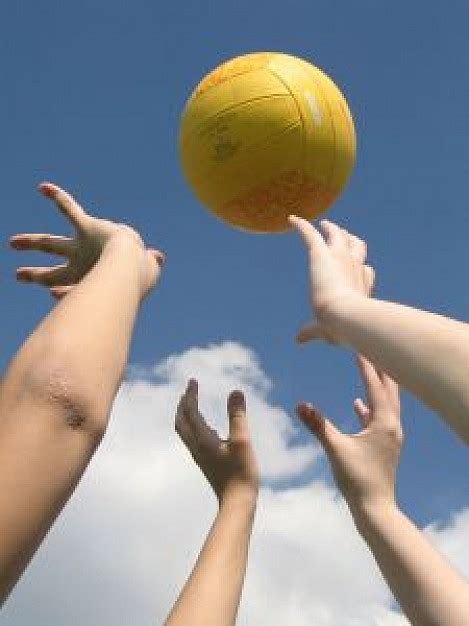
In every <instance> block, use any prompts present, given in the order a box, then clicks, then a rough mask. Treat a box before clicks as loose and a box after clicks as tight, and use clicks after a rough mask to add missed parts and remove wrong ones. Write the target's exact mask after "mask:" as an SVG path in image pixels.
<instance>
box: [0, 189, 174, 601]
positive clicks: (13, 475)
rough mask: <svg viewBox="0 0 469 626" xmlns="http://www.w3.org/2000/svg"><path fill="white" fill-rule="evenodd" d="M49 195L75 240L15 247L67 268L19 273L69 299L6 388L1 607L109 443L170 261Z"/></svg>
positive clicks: (11, 371)
mask: <svg viewBox="0 0 469 626" xmlns="http://www.w3.org/2000/svg"><path fill="white" fill-rule="evenodd" d="M41 191H42V192H43V194H44V195H46V196H47V197H50V198H51V199H52V200H54V201H55V202H56V204H57V206H58V207H59V209H60V210H61V211H62V212H63V214H64V215H65V216H66V217H67V218H68V219H69V220H70V221H71V222H72V224H73V225H74V226H75V228H76V237H75V238H73V239H72V238H68V237H56V236H51V235H37V234H26V235H17V236H15V237H12V239H11V245H12V246H13V247H14V248H17V249H21V250H33V249H34V250H41V251H44V252H48V253H52V254H58V255H63V256H65V257H66V258H67V259H68V262H67V263H66V264H64V265H60V266H56V267H54V268H37V267H35V268H31V267H30V268H20V269H19V270H18V278H19V279H20V280H23V281H30V282H36V283H40V284H42V285H44V286H47V287H49V288H51V290H52V292H53V293H55V295H56V296H57V297H60V298H61V299H60V301H59V303H58V304H57V305H56V306H55V307H54V308H53V309H52V311H51V312H50V313H49V315H47V317H46V318H45V319H44V320H43V321H42V322H41V323H40V324H39V326H38V327H37V328H36V329H35V330H34V332H33V333H32V334H31V336H30V337H29V338H28V339H27V340H26V341H25V342H24V344H23V345H22V346H21V348H20V349H19V350H18V352H17V354H16V355H15V356H14V358H13V359H12V361H11V363H10V364H9V367H8V369H7V371H6V373H5V375H4V377H3V380H2V383H1V387H0V601H3V600H4V599H5V598H6V597H7V595H8V593H9V591H10V590H11V588H12V587H13V585H14V584H15V582H16V581H17V579H18V578H19V577H20V575H21V573H22V572H23V570H24V568H25V567H26V565H27V563H28V561H29V560H30V558H31V557H32V555H33V554H34V552H35V550H36V549H37V547H38V545H39V543H40V542H41V540H42V539H43V537H44V535H45V534H46V533H47V531H48V529H49V528H50V526H51V524H52V523H53V521H54V519H55V518H56V516H57V514H58V513H59V512H60V510H61V509H62V507H63V505H64V504H65V502H66V501H67V499H68V498H69V496H70V495H71V493H72V491H73V489H74V488H75V486H76V484H77V482H78V480H79V478H80V476H81V474H82V473H83V471H84V469H85V468H86V466H87V464H88V462H89V460H90V458H91V456H92V454H93V452H94V451H95V449H96V448H97V446H98V444H99V442H100V440H101V438H102V436H103V434H104V431H105V429H106V426H107V422H108V418H109V414H110V410H111V406H112V402H113V399H114V396H115V393H116V391H117V389H118V387H119V384H120V381H121V377H122V374H123V370H124V366H125V362H126V359H127V352H128V348H129V342H130V337H131V332H132V328H133V324H134V320H135V316H136V313H137V311H138V308H139V304H140V302H141V300H142V298H143V297H144V296H145V295H146V294H147V293H148V291H149V290H150V289H151V288H152V287H153V286H154V285H155V283H156V282H157V279H158V276H159V271H160V264H161V262H162V259H163V257H162V255H161V253H158V252H157V251H148V250H146V249H145V247H144V245H143V242H142V240H141V238H140V237H139V235H138V234H137V233H136V232H135V231H133V230H132V229H131V228H129V227H127V226H123V225H119V224H113V223H112V222H108V221H105V220H99V219H95V218H93V217H91V216H90V215H87V214H86V213H85V211H84V210H83V209H82V208H81V207H80V206H79V205H78V204H77V203H76V202H75V201H74V200H73V198H71V196H69V195H68V194H67V193H65V192H64V191H62V190H61V189H59V188H58V187H56V186H55V185H51V184H44V185H42V186H41ZM65 294H66V297H62V296H64V295H65Z"/></svg>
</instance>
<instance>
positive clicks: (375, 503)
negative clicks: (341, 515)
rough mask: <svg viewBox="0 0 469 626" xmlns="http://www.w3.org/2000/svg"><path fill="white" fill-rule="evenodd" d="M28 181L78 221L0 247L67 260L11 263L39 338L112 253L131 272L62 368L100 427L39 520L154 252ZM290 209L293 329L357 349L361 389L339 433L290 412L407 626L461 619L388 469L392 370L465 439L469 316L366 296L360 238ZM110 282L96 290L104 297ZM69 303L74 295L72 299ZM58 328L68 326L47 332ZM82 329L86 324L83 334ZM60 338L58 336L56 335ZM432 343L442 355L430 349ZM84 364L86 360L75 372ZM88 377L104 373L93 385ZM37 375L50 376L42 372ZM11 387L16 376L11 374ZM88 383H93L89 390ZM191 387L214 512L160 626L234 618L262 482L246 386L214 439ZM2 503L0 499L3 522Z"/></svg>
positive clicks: (441, 564)
mask: <svg viewBox="0 0 469 626" xmlns="http://www.w3.org/2000/svg"><path fill="white" fill-rule="evenodd" d="M39 189H40V191H41V192H42V193H43V194H44V195H45V196H46V197H47V198H50V199H51V200H53V201H54V202H55V204H56V205H57V207H58V208H59V210H60V211H61V212H62V214H63V215H64V216H65V218H66V219H67V220H68V221H69V222H70V223H71V224H72V226H73V227H74V229H75V236H74V237H63V236H56V235H51V234H21V235H15V236H13V237H11V239H10V244H11V246H12V247H13V248H15V249H17V250H36V251H41V252H46V253H50V254H53V255H58V256H61V257H63V258H64V263H62V264H59V265H56V266H53V267H20V268H19V269H18V270H17V278H18V279H19V280H21V281H25V282H32V283H38V284H40V285H43V286H44V287H46V288H48V289H49V291H50V293H51V295H52V296H53V297H54V298H56V299H57V300H58V301H59V303H58V305H57V307H55V308H54V310H53V312H52V313H51V314H50V316H49V321H48V323H46V324H43V326H42V330H41V328H40V329H39V332H38V333H37V334H38V335H39V336H40V334H41V332H42V334H45V335H46V336H47V337H53V338H56V337H59V339H60V338H63V337H65V336H66V334H65V335H64V334H63V333H64V332H65V333H66V332H68V328H69V326H68V324H69V322H67V319H68V318H69V316H70V315H71V314H72V312H73V311H74V314H75V315H76V316H77V319H80V312H79V309H80V306H82V308H83V310H84V309H85V308H86V307H84V306H83V304H82V305H80V302H83V298H84V296H83V294H84V293H85V290H86V289H88V290H90V293H91V294H92V295H91V296H88V297H92V298H96V297H98V298H99V297H100V296H101V295H102V289H103V286H104V285H107V286H109V281H119V280H120V281H122V280H123V279H122V278H120V277H119V272H116V271H115V269H114V267H115V264H116V263H120V264H121V265H120V267H121V268H122V269H124V268H125V270H126V271H127V270H128V278H127V279H126V280H125V281H124V282H125V286H123V287H122V289H121V292H122V293H121V292H119V295H118V296H116V294H117V288H116V290H114V291H113V292H112V293H113V294H114V295H113V297H120V298H122V299H123V300H122V302H124V301H125V303H126V307H127V308H126V307H122V308H123V309H126V310H125V311H124V312H122V313H121V315H120V317H119V316H116V319H115V320H113V323H114V326H115V327H114V328H113V329H109V328H107V326H106V324H107V322H106V315H107V311H105V310H104V309H103V312H102V315H101V317H102V318H103V319H102V320H101V322H100V324H101V326H100V327H99V328H100V329H101V332H102V336H101V337H100V343H99V345H94V344H90V346H91V347H92V349H93V350H94V351H95V354H91V355H88V358H89V364H91V365H92V366H94V367H95V368H96V372H97V374H96V375H94V376H93V373H92V372H90V371H88V370H87V366H86V364H83V358H82V356H81V353H80V349H81V346H78V349H77V353H78V354H77V359H76V360H77V364H78V365H77V367H75V368H74V366H73V367H71V368H70V371H71V372H72V374H71V379H68V383H69V382H70V380H72V379H74V378H77V379H78V378H79V379H80V381H81V382H80V389H81V392H80V394H81V395H80V398H81V399H82V398H85V400H86V402H81V403H79V409H78V411H80V410H82V408H83V406H86V407H88V408H89V407H90V406H92V407H93V410H92V411H89V410H88V411H87V410H85V411H84V416H85V418H84V423H85V425H86V426H88V425H89V423H90V422H91V428H89V432H93V433H97V437H96V438H95V440H93V442H92V443H91V444H90V445H88V444H83V445H82V444H81V443H79V444H77V445H78V450H79V453H77V454H78V456H77V459H78V460H77V461H76V463H75V466H74V467H72V468H71V469H70V468H68V469H66V471H65V470H64V469H63V468H62V471H63V472H64V484H63V485H62V486H61V485H60V484H58V486H56V487H54V486H51V485H50V484H47V483H46V484H45V486H43V488H44V492H45V493H49V492H50V494H49V496H47V497H48V498H49V500H50V502H49V505H48V506H49V509H47V507H46V508H45V509H44V506H43V503H41V507H42V509H40V510H39V509H38V511H39V512H38V514H37V515H38V519H39V522H40V523H41V524H42V526H43V527H44V528H47V527H48V526H50V524H51V523H52V522H53V520H54V519H55V516H56V515H57V514H58V512H59V511H60V509H61V507H62V506H63V504H64V495H63V494H64V493H68V494H69V495H70V494H71V492H72V491H73V488H74V486H75V484H76V483H77V482H78V480H79V478H80V475H81V472H82V471H83V469H84V468H85V467H86V465H87V463H88V461H89V459H90V458H91V455H92V454H93V453H94V451H95V449H96V448H97V445H98V443H99V440H100V438H101V437H102V435H103V434H104V432H105V429H106V425H107V419H108V413H109V411H110V406H111V405H112V400H113V398H114V396H115V393H116V392H117V389H118V387H119V383H120V380H121V375H122V368H123V366H124V364H125V359H126V349H127V344H128V341H129V337H130V334H131V330H132V327H133V322H134V317H135V313H136V310H137V309H138V306H139V304H140V302H141V301H142V300H143V299H144V298H145V297H146V296H147V295H148V293H149V292H150V291H151V290H152V289H153V287H155V286H156V284H157V283H158V280H159V277H160V274H161V271H162V269H163V266H164V263H165V255H164V254H163V253H162V252H161V251H159V250H156V249H153V248H151V247H149V246H147V245H146V244H145V242H144V241H143V239H142V238H141V236H140V235H139V234H138V233H137V232H136V231H135V230H134V229H133V228H131V227H130V226H128V225H125V224H117V223H114V222H111V221H108V220H104V219H98V218H96V217H93V216H91V215H89V214H88V213H87V212H86V211H85V210H84V209H83V208H82V207H81V206H80V205H79V204H78V202H77V201H76V200H75V199H74V198H73V197H72V196H70V195H69V194H68V193H67V192H66V191H64V190H62V189H61V188H59V187H58V186H56V185H54V184H51V183H43V184H41V185H40V187H39ZM289 221H290V224H291V226H292V228H293V229H294V230H295V231H297V233H298V234H299V236H300V237H301V240H302V241H303V244H304V248H305V250H306V255H307V260H308V267H309V284H310V300H311V310H312V322H311V323H309V324H308V325H306V326H305V327H303V328H302V329H301V330H300V331H299V333H298V336H297V341H298V342H299V343H305V342H307V341H310V340H322V341H325V342H327V343H330V344H333V345H338V346H344V347H348V348H352V349H354V351H355V352H356V354H357V356H356V361H357V368H358V371H359V373H360V376H361V379H362V381H363V387H364V390H365V398H357V399H355V400H354V402H353V409H354V411H355V413H356V416H357V418H358V428H357V431H356V432H355V433H354V434H347V433H344V432H341V431H340V430H339V429H338V428H337V427H336V426H335V425H334V422H333V421H331V420H330V419H328V418H327V417H326V416H325V415H323V414H322V412H321V411H320V410H319V408H317V407H315V406H313V405H312V404H310V403H308V402H299V403H298V405H297V407H296V412H297V415H298V417H299V418H300V420H301V421H302V422H303V423H304V425H305V426H306V427H307V428H308V429H309V430H310V431H311V433H312V434H313V435H314V436H315V437H316V438H317V440H318V442H319V443H320V445H321V446H322V448H323V450H324V452H325V454H326V455H327V457H328V459H329V462H330V466H331V469H332V472H333V475H334V479H335V482H336V484H337V487H338V488H339V490H340V491H341V493H342V495H343V497H344V498H345V500H346V502H347V504H348V507H349V509H350V511H351V513H352V516H353V519H354V522H355V525H356V528H357V530H358V531H359V532H360V534H361V535H362V537H363V538H364V540H365V541H366V543H367V544H368V546H369V548H370V549H371V551H372V552H373V555H374V557H375V559H376V561H377V564H378V566H379V568H380V569H381V572H382V574H383V576H384V578H385V579H386V581H387V582H388V584H389V586H390V588H391V590H392V591H393V593H394V595H395V597H396V599H397V600H398V602H399V603H400V605H401V607H402V609H403V611H404V612H405V613H406V615H407V617H408V618H409V619H410V620H411V622H412V623H413V624H416V625H417V624H418V625H422V626H423V625H425V626H426V625H429V624H432V625H439V626H463V624H467V623H469V589H468V585H467V582H466V581H464V580H463V579H462V578H461V577H460V576H459V575H458V574H457V573H456V572H455V571H454V570H453V569H452V568H451V566H450V565H449V564H448V563H446V561H445V560H444V559H443V557H441V556H440V555H439V554H438V553H437V552H436V551H435V550H434V549H433V548H432V547H431V546H430V545H429V544H428V543H427V542H426V540H425V539H424V537H423V535H422V534H421V533H420V532H419V531H418V529H416V528H415V527H414V526H413V524H412V523H411V522H410V520H408V519H407V517H406V516H405V515H404V514H403V513H402V512H401V511H400V510H399V508H398V505H397V503H396V497H395V479H396V469H397V465H398V461H399V455H400V450H401V446H402V442H403V433H402V428H401V422H400V404H399V391H398V385H397V382H395V381H399V382H400V383H401V384H403V386H405V387H406V388H407V389H408V390H410V391H411V392H413V393H414V394H415V395H417V396H418V397H419V398H420V399H421V400H422V401H423V402H424V403H425V404H426V405H427V406H429V407H430V408H432V409H434V410H435V411H436V412H437V413H439V414H440V416H441V417H442V418H443V419H444V420H446V422H447V423H448V424H449V426H450V427H451V428H452V429H453V430H454V431H455V432H456V433H457V434H458V435H459V436H460V437H461V438H462V439H463V440H465V441H466V442H468V441H469V391H468V390H469V385H467V380H466V374H465V369H464V364H466V365H467V362H468V358H469V330H468V326H467V325H465V324H462V323H460V322H456V321H454V320H450V319H447V318H442V317H440V316H436V315H434V314H432V313H427V312H423V311H418V310H417V309H411V308H409V307H403V306H402V305H398V304H393V303H386V302H384V301H378V300H375V299H373V298H372V291H373V286H374V280H375V272H374V269H373V268H372V267H371V266H370V265H368V264H367V246H366V244H365V242H364V241H362V240H361V239H360V238H358V237H356V236H355V235H353V234H351V233H349V232H348V231H347V230H345V229H344V228H341V227H340V226H338V225H336V224H334V223H332V222H330V221H327V220H323V221H321V222H320V224H319V227H318V228H316V227H315V226H313V225H312V224H311V223H309V222H308V221H306V220H304V219H302V218H300V217H297V216H290V218H289ZM106 267H107V270H106ZM100 268H101V274H99V271H100ZM103 268H104V269H103ZM106 272H107V273H106ZM93 276H94V278H93ZM130 277H131V278H130ZM74 292H75V295H74ZM109 293H110V292H109ZM109 293H108V295H107V296H103V301H102V304H103V306H104V304H105V299H106V297H107V298H109ZM80 294H81V295H80ZM74 298H75V300H74ZM80 298H81V300H80ZM73 302H76V305H75V309H73V306H72V305H73ZM67 303H68V305H67ZM67 306H68V309H67V314H65V313H64V314H63V315H61V307H67ZM98 307H99V304H98ZM72 309H73V310H72ZM134 309H135V310H134ZM64 310H65V309H64ZM66 318H67V319H66ZM117 318H118V319H117ZM97 323H98V322H96V324H97ZM62 326H64V328H65V330H61V331H60V332H58V331H56V328H59V327H62ZM86 332H87V331H86V330H84V331H83V333H84V334H83V336H84V337H86ZM96 332H97V333H99V332H100V331H99V330H97V331H96ZM61 333H62V334H61ZM106 333H107V334H108V335H109V337H106ZM54 340H55V339H54ZM46 341H50V339H47V340H46ZM43 344H44V340H43V339H35V338H34V335H33V338H32V339H30V340H28V342H26V344H25V347H23V349H22V352H21V351H20V357H18V358H17V360H16V364H15V362H13V367H12V368H10V369H11V371H10V374H9V376H6V377H5V379H4V382H3V389H2V393H3V395H5V389H6V390H8V380H9V379H12V380H14V379H15V376H16V377H17V378H18V377H19V378H20V379H21V380H23V379H24V378H25V377H24V372H25V371H26V369H27V368H26V366H25V365H23V361H24V362H28V359H29V362H30V366H29V367H30V368H31V369H32V370H34V358H37V359H38V358H39V359H40V356H39V357H37V356H36V357H34V355H35V354H36V355H37V354H39V355H40V354H42V353H41V349H43V348H41V345H43ZM59 344H60V341H59V342H58V344H57V343H56V345H59ZM38 346H39V348H38ZM69 350H70V347H69ZM90 350H91V348H90ZM435 351H437V352H438V354H439V356H440V359H439V360H436V359H435V358H434V354H435ZM365 354H366V357H365V356H363V355H365ZM21 355H22V356H21ZM31 355H33V356H31ZM106 359H107V360H106ZM106 363H107V365H105V364H106ZM91 365H89V366H91ZM15 366H16V370H15ZM80 367H81V370H80ZM88 369H89V367H88ZM82 370H85V373H84V374H83V371H82ZM18 372H19V374H18ZM448 372H451V375H448ZM54 375H55V373H54ZM96 376H100V377H101V378H100V381H99V385H98V382H97V381H96ZM33 378H34V377H33ZM87 379H89V380H88V381H87ZM5 380H6V381H7V382H6V383H5ZM45 380H46V383H47V384H49V379H48V378H46V379H45ZM59 383H60V384H59V386H58V387H57V385H56V384H55V383H53V384H54V385H55V389H56V390H57V389H58V391H56V392H55V393H54V394H52V395H53V397H52V399H51V398H46V399H44V394H43V392H42V391H41V385H40V384H39V385H36V396H37V397H38V398H39V401H40V402H42V403H44V402H45V403H46V404H47V403H48V404H47V406H48V407H49V408H47V410H48V411H52V412H57V410H58V409H57V407H58V406H59V410H60V407H62V409H63V408H64V407H65V413H66V414H68V413H70V410H69V409H70V406H69V405H70V402H71V400H70V397H69V396H67V393H68V392H66V393H65V395H66V397H65V398H63V397H62V395H63V393H64V392H63V389H64V388H65V389H67V385H66V384H64V383H63V381H62V382H61V381H60V380H59ZM68 383H67V384H68ZM72 383H73V380H72ZM73 384H74V383H73ZM73 384H72V387H73ZM60 385H61V386H60ZM10 387H11V388H14V383H11V384H10ZM96 387H99V388H100V393H98V395H97V392H96ZM77 388H78V387H75V389H77ZM83 390H84V391H83ZM198 394H199V390H198V384H197V381H196V380H195V379H192V380H190V381H189V382H188V384H187V388H186V389H185V391H184V393H183V394H182V395H181V397H180V400H179V403H178V406H177V409H176V416H175V429H176V432H177V433H178V435H179V437H180V438H181V440H182V441H183V443H184V444H185V446H186V447H187V449H188V451H189V452H190V454H191V455H192V457H193V459H194V461H195V463H196V464H197V466H198V467H199V468H200V470H201V471H202V472H203V474H204V475H205V477H206V479H207V481H208V483H209V484H210V485H211V487H212V489H213V491H214V494H215V496H216V498H217V500H218V504H219V507H218V515H217V519H216V521H215V523H214V526H213V527H212V529H211V531H210V533H209V535H208V537H207V541H206V543H205V544H204V547H203V549H202V551H201V553H200V556H199V559H198V562H197V564H196V566H195V568H194V570H193V572H192V574H191V576H190V578H189V579H188V581H187V582H186V585H185V586H184V588H183V591H182V592H181V595H180V597H179V598H178V600H177V602H176V604H175V606H174V608H173V610H172V611H171V613H170V615H169V617H168V620H167V622H166V624H167V626H182V625H184V626H225V625H226V626H230V625H232V624H234V622H235V619H236V614H237V608H238V604H239V598H240V595H241V589H242V583H243V579H244V572H245V567H246V561H247V552H248V543H249V536H250V533H251V528H252V523H253V519H254V514H255V508H256V502H257V498H258V493H259V482H260V477H259V468H258V464H257V460H256V455H255V451H254V449H253V446H252V444H251V439H250V435H249V424H248V418H247V408H246V401H245V397H244V395H243V392H242V391H241V390H233V391H232V392H231V393H230V395H229V397H228V399H227V414H228V421H229V434H228V437H227V438H226V439H222V438H221V437H220V436H219V434H218V433H217V432H216V431H215V430H214V429H212V428H211V427H210V426H209V424H208V423H207V422H206V420H205V419H204V416H203V415H202V414H201V412H200V410H199V403H198ZM1 396H2V394H0V400H1ZM98 396H99V397H98ZM103 397H104V400H103ZM90 398H91V400H90ZM96 407H97V408H96ZM67 411H68V413H67ZM81 423H82V421H81V420H77V421H75V422H74V427H75V426H77V424H78V425H81ZM0 427H1V422H0ZM61 436H62V434H60V437H61ZM4 439H5V437H4ZM5 440H6V439H5ZM1 443H2V437H1V432H0V445H1ZM44 454H46V453H45V452H44ZM80 455H81V456H80ZM0 461H1V454H0ZM59 461H60V459H59ZM60 462H61V461H60ZM70 477H71V478H70ZM67 481H68V482H67ZM54 489H55V490H56V491H57V492H58V495H57V494H56V493H55V492H54ZM47 497H46V499H47ZM1 508H2V505H1V502H0V524H1V513H2V510H1ZM44 511H45V513H44ZM44 519H45V521H44ZM28 533H29V534H31V531H30V530H28V529H26V530H25V531H24V537H26V540H25V539H24V537H23V538H19V539H18V543H19V544H21V542H23V543H26V544H27V545H26V548H24V555H23V556H21V555H20V558H19V560H18V559H16V560H17V561H18V563H19V564H18V563H16V562H15V558H16V557H14V558H13V561H12V562H13V566H12V573H10V574H9V575H8V576H7V577H6V582H5V583H3V582H2V572H1V571H0V583H1V585H0V591H1V593H2V597H3V599H4V598H5V597H6V595H8V592H9V590H10V589H11V587H12V585H13V584H14V582H15V581H16V580H17V578H18V577H19V575H21V571H22V569H24V567H25V565H26V564H27V562H28V560H29V559H30V558H31V556H32V554H33V552H34V549H35V548H36V547H37V544H38V543H39V542H40V537H39V539H37V538H36V544H34V542H33V543H31V541H30V539H28V537H29V535H28ZM28 541H29V544H28ZM0 548H1V542H0ZM0 556H1V554H0ZM214 589H216V591H215V592H214V591H213V590H214Z"/></svg>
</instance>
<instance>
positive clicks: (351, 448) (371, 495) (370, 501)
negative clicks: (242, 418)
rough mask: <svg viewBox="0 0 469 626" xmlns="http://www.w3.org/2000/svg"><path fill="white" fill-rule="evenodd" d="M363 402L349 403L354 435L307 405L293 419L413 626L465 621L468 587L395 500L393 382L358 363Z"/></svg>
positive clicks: (459, 625) (398, 433)
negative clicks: (323, 458)
mask: <svg viewBox="0 0 469 626" xmlns="http://www.w3.org/2000/svg"><path fill="white" fill-rule="evenodd" d="M358 363H359V368H360V371H361V376H362V379H363V382H364V385H365V388H366V392H367V403H366V404H365V403H364V402H363V400H361V399H357V400H355V402H354V408H355V412H356V413H357V415H358V418H359V420H360V423H361V427H362V428H361V430H360V431H359V432H358V433H356V434H353V435H348V434H344V433H342V432H340V431H339V430H338V429H337V428H336V427H335V426H334V424H333V423H332V422H331V421H329V420H328V419H327V418H325V417H324V416H323V415H321V413H320V412H319V411H318V410H317V409H315V408H313V407H312V406H311V405H310V404H307V403H304V402H303V403H301V404H299V405H298V407H297V412H298V415H299V417H300V418H301V420H302V421H303V422H304V423H305V424H306V426H307V427H308V428H309V429H310V430H311V431H312V432H313V433H314V434H315V435H316V437H317V438H318V440H319V441H320V443H321V444H322V446H323V448H324V450H325V452H326V454H327V456H328V458H329V461H330V464H331V467H332V471H333V474H334V477H335V480H336V483H337V486H338V487H339V489H340V490H341V492H342V494H343V496H344V498H345V500H346V502H347V504H348V507H349V509H350V511H351V513H352V516H353V519H354V521H355V525H356V527H357V529H358V531H359V532H360V534H361V535H362V537H363V539H364V540H365V541H366V543H367V544H368V546H369V548H370V550H371V551H372V553H373V555H374V557H375V559H376V562H377V564H378V566H379V568H380V570H381V572H382V574H383V576H384V578H385V579H386V581H387V583H388V585H389V587H390V588H391V590H392V592H393V593H394V596H395V598H396V600H397V601H398V602H399V604H400V605H401V607H402V610H403V611H404V613H405V614H406V615H407V617H408V619H409V620H410V622H411V623H412V624H413V625H414V626H464V625H465V624H468V623H469V585H468V584H467V582H466V581H464V579H463V578H461V577H460V576H459V575H458V574H457V573H456V572H455V571H454V570H453V569H452V568H451V566H450V565H449V564H448V563H447V562H446V560H445V559H444V558H443V557H442V556H441V555H440V554H439V553H438V552H437V551H436V550H435V549H434V548H433V547H432V546H431V545H430V544H429V543H428V541H427V540H426V539H425V537H424V536H423V534H422V533H421V532H420V531H419V530H418V529H417V528H416V527H415V525H414V524H413V523H412V521H411V520H409V519H408V518H407V517H406V515H405V514H404V513H402V511H400V510H399V507H398V505H397V503H396V499H395V479H396V469H397V465H398V461H399V453H400V449H401V445H402V439H403V436H402V428H401V423H400V417H399V413H400V409H399V396H398V389H397V385H396V383H395V382H394V381H393V380H392V379H391V378H389V377H388V376H387V375H386V374H384V373H383V372H381V371H380V370H377V369H376V368H375V367H374V366H373V365H371V363H370V362H369V361H367V360H366V359H364V358H363V357H359V358H358Z"/></svg>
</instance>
